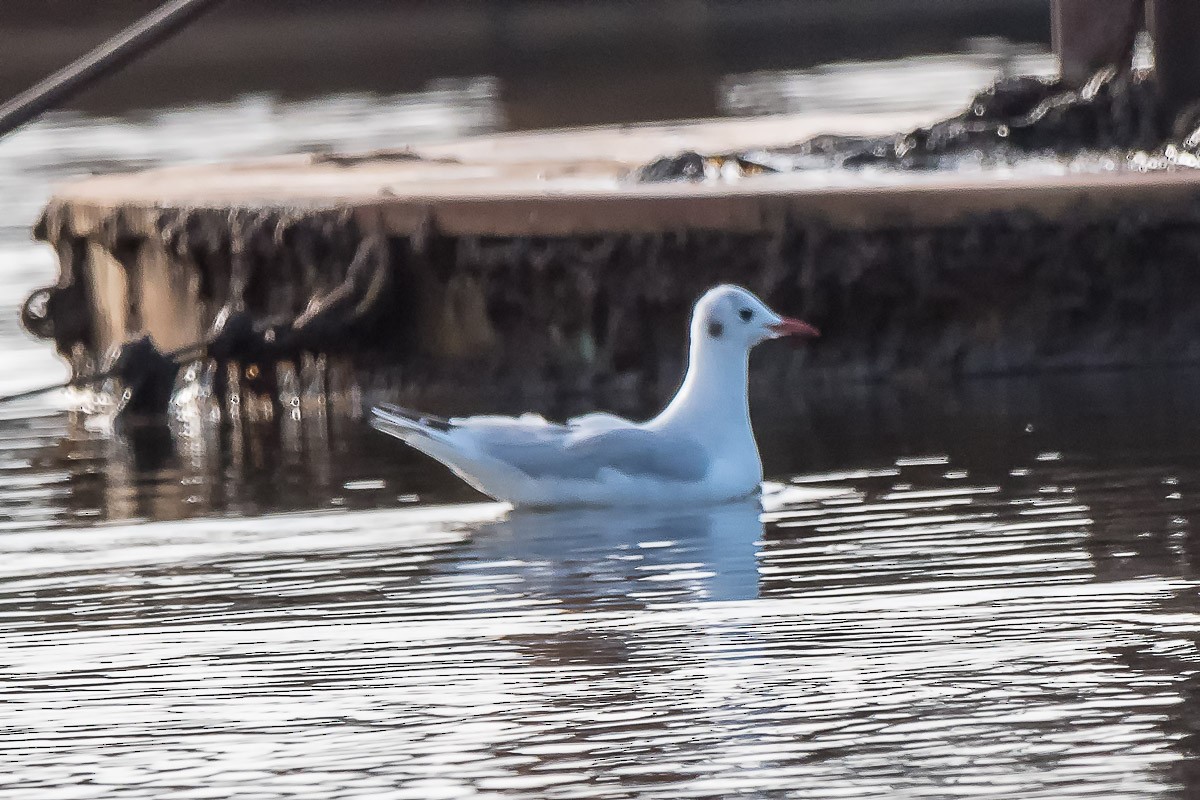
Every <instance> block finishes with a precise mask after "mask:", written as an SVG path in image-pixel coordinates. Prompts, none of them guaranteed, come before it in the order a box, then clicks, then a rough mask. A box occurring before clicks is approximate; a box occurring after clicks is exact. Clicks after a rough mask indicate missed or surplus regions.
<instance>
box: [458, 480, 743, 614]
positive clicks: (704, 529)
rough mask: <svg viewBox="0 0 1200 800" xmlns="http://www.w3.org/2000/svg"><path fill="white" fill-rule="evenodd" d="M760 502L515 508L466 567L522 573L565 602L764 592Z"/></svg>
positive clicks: (629, 603) (738, 596) (633, 603)
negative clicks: (639, 507) (551, 509)
mask: <svg viewBox="0 0 1200 800" xmlns="http://www.w3.org/2000/svg"><path fill="white" fill-rule="evenodd" d="M759 514H760V506H759V503H758V502H757V501H746V502H742V503H732V504H726V505H721V506H713V507H705V508H696V509H692V510H678V509H676V510H653V509H651V510H640V511H606V510H570V511H558V512H541V513H532V512H513V513H511V514H509V515H508V516H506V517H505V518H504V519H502V520H500V521H498V522H495V523H492V524H490V525H487V526H484V527H483V528H480V529H479V530H478V531H477V534H476V536H474V537H473V547H472V549H471V551H470V552H469V553H468V559H467V560H466V561H465V562H464V564H463V565H462V566H461V567H460V568H461V569H462V570H464V571H466V573H469V574H470V575H472V576H480V577H482V578H484V579H486V578H487V576H488V573H490V572H492V571H494V570H500V571H503V572H506V573H510V574H516V575H518V576H520V579H521V582H522V585H523V589H522V591H523V592H525V593H527V594H530V595H535V596H544V597H546V598H549V599H553V602H555V603H556V604H560V605H561V606H562V607H565V608H572V609H577V610H586V609H595V608H605V609H614V610H615V609H619V608H629V609H634V608H646V607H648V606H651V605H654V604H656V603H683V602H694V601H703V600H746V599H751V598H754V597H757V596H758V564H757V555H758V547H759V545H760V544H761V541H762V537H763V526H762V522H761V521H760V520H759Z"/></svg>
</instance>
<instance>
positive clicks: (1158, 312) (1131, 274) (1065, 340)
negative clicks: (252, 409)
mask: <svg viewBox="0 0 1200 800" xmlns="http://www.w3.org/2000/svg"><path fill="white" fill-rule="evenodd" d="M1163 197H1164V199H1163V200H1162V201H1161V202H1157V203H1154V204H1147V203H1145V202H1141V201H1139V199H1138V198H1134V199H1132V200H1131V201H1130V202H1129V203H1127V204H1120V203H1118V204H1116V205H1108V206H1106V207H1097V206H1089V204H1088V203H1087V202H1086V201H1076V202H1074V203H1067V205H1064V206H1062V207H1060V208H1059V209H1058V210H1056V211H1053V212H1052V213H1049V214H1047V213H1039V212H1038V211H1037V210H1036V209H1034V208H1029V209H1025V208H1019V207H1018V208H1012V207H1009V208H997V209H996V210H994V211H992V212H980V211H978V210H976V211H970V210H968V211H966V212H965V213H963V214H961V215H959V216H953V214H952V213H951V212H945V213H944V214H942V215H940V218H934V217H929V218H928V219H927V220H926V221H922V220H920V219H915V220H914V219H912V218H910V219H908V220H903V219H902V218H901V217H898V216H897V215H896V213H895V210H894V207H893V212H892V213H891V214H881V215H879V216H878V217H876V218H875V219H874V220H862V219H860V220H857V221H855V222H854V223H852V224H849V225H847V224H845V220H844V218H843V219H842V220H841V221H839V218H838V217H837V216H834V215H825V214H822V213H819V212H815V213H814V212H812V211H807V212H806V211H798V212H797V211H787V210H786V209H780V208H779V207H778V206H776V207H775V209H774V211H773V212H771V213H768V214H764V216H763V223H762V224H761V225H757V226H754V227H753V228H743V229H737V228H730V229H725V230H722V229H717V228H709V229H702V228H691V229H687V228H679V229H674V230H665V229H664V230H657V231H655V230H648V229H643V230H627V231H611V232H604V231H602V230H591V231H587V232H580V233H579V234H577V235H569V236H568V235H513V234H511V233H510V234H505V233H503V232H500V233H497V234H494V235H473V234H471V235H468V234H462V233H452V232H440V231H439V230H438V228H437V225H436V222H430V223H427V224H425V225H424V226H423V227H422V228H421V229H420V230H411V231H402V230H399V229H397V228H396V227H395V226H392V225H389V223H387V222H386V217H385V216H381V215H380V214H379V213H378V212H377V210H372V209H369V208H363V209H358V210H350V209H328V210H319V209H313V210H308V211H298V210H296V209H294V208H293V209H289V208H255V209H249V208H247V209H229V208H211V209H204V208H179V209H165V210H161V209H136V208H124V209H115V210H113V211H111V212H107V213H99V214H97V213H94V212H90V211H87V210H86V209H80V208H78V207H74V208H73V207H71V206H69V205H59V206H54V207H52V208H50V209H49V210H48V212H47V215H46V217H45V219H44V222H43V224H42V226H41V227H40V229H39V235H41V236H43V237H45V238H46V239H47V240H48V241H50V242H51V243H52V244H54V245H55V246H56V247H57V249H58V251H59V252H60V254H62V255H63V257H64V261H63V263H62V277H61V281H60V283H59V286H58V288H57V289H56V290H54V292H56V293H57V295H58V297H59V299H60V312H61V314H62V318H63V319H67V320H70V319H79V318H84V319H86V320H87V321H88V324H87V325H86V326H83V327H71V326H70V325H69V324H63V325H62V326H61V327H60V325H59V324H58V322H57V320H51V323H50V324H49V325H45V324H44V323H43V328H42V330H41V332H42V333H43V334H45V335H48V336H52V337H54V338H56V339H58V346H59V348H60V350H61V351H62V352H64V354H66V355H68V356H69V357H70V358H72V360H73V361H74V363H75V364H76V365H77V366H78V367H79V368H80V369H82V370H85V371H86V369H87V368H88V367H90V366H91V365H94V364H96V363H98V362H99V361H102V360H103V356H104V353H105V352H106V351H107V350H109V349H110V348H112V347H114V346H115V345H118V344H120V343H121V342H122V341H125V340H126V339H129V338H135V337H136V336H137V335H140V334H141V333H149V334H150V335H152V336H153V337H154V339H155V340H156V342H157V343H158V344H159V346H160V348H161V349H163V350H169V349H172V348H175V347H178V346H181V345H184V344H187V343H189V342H192V341H196V340H199V339H201V338H204V337H205V335H207V334H210V333H212V332H220V323H219V320H222V319H223V318H225V319H226V320H227V319H228V318H229V317H230V316H235V317H241V318H242V319H243V321H244V322H246V323H247V329H246V330H245V331H243V332H242V333H240V334H238V335H236V336H226V337H225V340H224V343H223V344H222V345H221V348H224V349H221V350H220V352H221V354H222V355H221V358H219V359H218V360H219V361H222V362H223V363H225V364H227V365H231V366H232V367H234V368H235V371H236V372H237V373H238V374H240V375H242V376H243V378H244V379H245V380H246V382H247V386H246V388H249V389H252V390H257V391H262V392H264V393H271V392H272V391H274V388H275V387H274V386H273V381H274V379H275V378H274V376H275V375H276V374H277V371H276V367H277V366H278V364H280V363H284V364H287V365H289V369H293V368H294V369H296V370H298V371H300V372H303V371H304V369H305V368H306V367H305V365H309V368H311V365H312V364H315V363H326V364H331V365H335V366H336V368H337V369H338V370H339V371H340V373H339V374H342V375H344V376H347V377H346V380H347V381H348V382H349V383H352V384H354V385H356V386H358V387H359V388H360V389H361V390H362V391H363V393H365V395H368V396H371V397H376V398H378V397H392V398H396V397H408V398H411V399H414V400H415V399H422V398H424V399H429V398H431V397H436V398H439V401H440V402H445V401H446V399H447V398H450V399H453V398H456V397H457V398H459V399H462V398H464V397H468V396H469V397H473V398H480V397H499V396H506V397H510V398H512V397H523V398H531V399H537V400H543V401H544V400H545V399H546V398H552V397H556V396H561V395H563V394H564V393H565V394H573V395H580V394H582V395H588V396H594V397H597V398H605V397H607V398H610V399H612V398H618V399H620V398H624V399H626V400H632V399H638V400H645V399H646V398H660V397H663V396H665V395H667V394H668V393H669V392H670V391H671V390H673V389H674V387H675V385H676V382H677V380H678V377H679V375H680V373H681V370H682V366H683V365H682V361H681V359H682V356H683V354H684V351H683V334H684V331H685V330H686V319H687V314H688V311H689V308H690V304H691V303H692V301H693V300H694V299H695V298H696V297H697V296H698V295H699V294H700V293H701V292H703V291H704V290H705V289H706V288H708V287H709V286H711V285H713V284H715V283H717V282H722V281H733V282H737V283H741V284H743V285H746V286H748V287H750V288H751V289H753V290H755V291H757V292H759V293H761V294H762V295H763V296H764V297H765V298H767V299H768V301H769V302H771V303H773V304H774V305H775V306H777V307H778V308H780V309H782V310H785V311H786V312H788V313H791V314H796V315H799V316H803V317H805V318H806V319H809V320H810V321H812V322H814V323H815V324H817V325H818V326H819V327H821V328H822V329H823V330H824V331H825V333H826V336H825V337H824V339H823V340H822V341H821V342H819V343H818V344H817V345H816V346H814V347H811V348H805V349H803V350H795V351H793V350H791V349H788V348H786V347H784V346H778V345H773V346H771V347H768V348H764V349H763V351H762V352H761V353H759V354H758V355H756V365H757V368H756V376H757V378H758V379H759V380H762V381H765V382H770V383H773V384H774V385H776V386H777V387H782V386H785V385H787V384H788V383H789V382H791V381H801V380H803V381H809V382H812V381H846V380H850V381H864V380H866V381H870V380H890V379H896V378H912V377H920V378H922V379H925V378H931V377H940V378H953V377H956V376H971V375H987V374H1011V373H1021V372H1034V371H1044V370H1057V369H1072V368H1082V367H1129V366H1143V365H1149V364H1167V363H1197V362H1200V271H1198V270H1197V264H1200V199H1198V198H1196V197H1195V193H1194V191H1193V190H1181V191H1175V192H1170V193H1167V194H1165V195H1163ZM1141 200H1144V198H1141ZM935 202H939V201H936V200H935ZM940 202H945V198H942V200H941V201H940ZM918 216H919V214H918ZM81 315H82V316H81ZM250 327H253V328H254V330H253V331H250V330H249V328H250ZM35 329H36V326H35Z"/></svg>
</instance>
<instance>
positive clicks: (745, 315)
mask: <svg viewBox="0 0 1200 800" xmlns="http://www.w3.org/2000/svg"><path fill="white" fill-rule="evenodd" d="M738 316H739V317H741V318H742V322H749V321H750V320H751V319H752V318H753V317H754V312H753V311H751V310H750V309H748V308H743V309H742V310H741V311H739V312H738Z"/></svg>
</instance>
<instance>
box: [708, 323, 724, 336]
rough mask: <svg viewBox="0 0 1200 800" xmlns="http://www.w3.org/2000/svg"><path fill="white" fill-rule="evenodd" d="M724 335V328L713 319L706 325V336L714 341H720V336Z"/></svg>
mask: <svg viewBox="0 0 1200 800" xmlns="http://www.w3.org/2000/svg"><path fill="white" fill-rule="evenodd" d="M723 333H725V326H724V325H722V324H721V323H719V322H717V321H716V320H715V319H714V320H712V321H710V322H709V323H708V335H709V336H711V337H712V338H714V339H720V338H721V334H723Z"/></svg>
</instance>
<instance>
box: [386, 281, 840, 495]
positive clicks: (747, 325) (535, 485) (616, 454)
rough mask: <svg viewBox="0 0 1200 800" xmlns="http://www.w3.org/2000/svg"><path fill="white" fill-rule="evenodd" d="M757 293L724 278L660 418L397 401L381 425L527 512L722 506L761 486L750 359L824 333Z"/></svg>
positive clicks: (700, 315)
mask: <svg viewBox="0 0 1200 800" xmlns="http://www.w3.org/2000/svg"><path fill="white" fill-rule="evenodd" d="M819 335H820V334H819V333H818V331H817V329H816V328H814V327H813V326H811V325H809V324H808V323H806V322H801V321H800V320H797V319H791V318H790V317H783V316H780V315H779V314H776V313H775V312H774V311H772V310H771V309H770V308H768V307H767V306H766V304H765V303H763V301H762V300H759V299H758V298H757V297H755V296H754V295H753V294H752V293H751V292H749V291H747V290H746V289H743V288H741V287H739V286H731V285H722V286H717V287H714V288H712V289H710V290H708V291H707V292H706V293H705V294H704V295H703V296H702V297H701V298H700V299H699V300H698V301H697V302H696V305H695V308H694V309H693V310H692V320H691V327H690V345H689V349H688V367H687V374H686V375H685V376H684V379H683V383H682V385H681V386H680V387H679V391H678V392H677V393H676V394H675V397H674V398H673V399H672V400H671V402H670V403H668V404H667V406H666V408H664V409H663V410H662V412H661V413H660V414H659V415H658V416H656V417H654V418H653V419H651V420H649V421H646V422H634V421H631V420H628V419H624V418H622V417H619V416H616V415H613V414H609V413H605V412H595V413H591V414H585V415H584V416H581V417H575V418H574V419H570V420H567V421H566V422H565V423H557V422H551V421H548V420H546V419H545V418H544V417H542V416H540V415H538V414H522V415H521V416H518V417H507V416H495V415H483V416H474V417H462V418H455V419H443V418H441V417H436V416H432V415H429V414H422V413H420V412H416V411H412V410H410V409H406V408H400V407H399V406H394V405H383V406H379V407H377V408H375V409H374V410H373V418H372V423H371V424H372V425H373V426H374V427H375V428H376V429H377V430H380V431H382V432H384V433H386V434H389V435H391V436H395V437H396V438H397V439H400V440H401V441H403V442H404V443H406V444H408V445H410V446H412V447H413V448H415V449H417V450H419V451H421V452H422V453H425V454H426V455H428V456H430V457H432V458H434V459H436V460H438V461H440V462H441V463H442V464H445V465H446V466H447V467H449V468H450V469H451V470H452V471H453V472H454V473H455V474H457V475H458V476H459V477H460V478H462V479H463V480H464V481H466V482H467V483H468V484H470V485H471V486H473V487H474V488H476V489H478V490H479V491H480V492H483V493H484V494H486V495H488V496H490V497H492V498H494V499H496V500H500V501H503V502H507V503H509V504H510V505H512V506H513V507H515V508H567V507H622V506H623V507H651V506H688V505H712V504H717V503H725V502H731V501H735V500H742V499H746V498H749V497H752V496H755V495H757V494H758V493H759V491H760V487H761V485H762V478H763V471H762V460H761V459H760V458H759V454H758V444H757V442H755V440H754V430H753V428H752V427H751V424H750V407H749V402H748V391H749V386H748V383H749V380H748V378H749V358H750V350H751V349H752V348H753V347H754V346H755V345H757V344H759V343H760V342H763V341H766V340H767V339H775V338H778V337H780V336H800V337H816V336H819Z"/></svg>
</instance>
